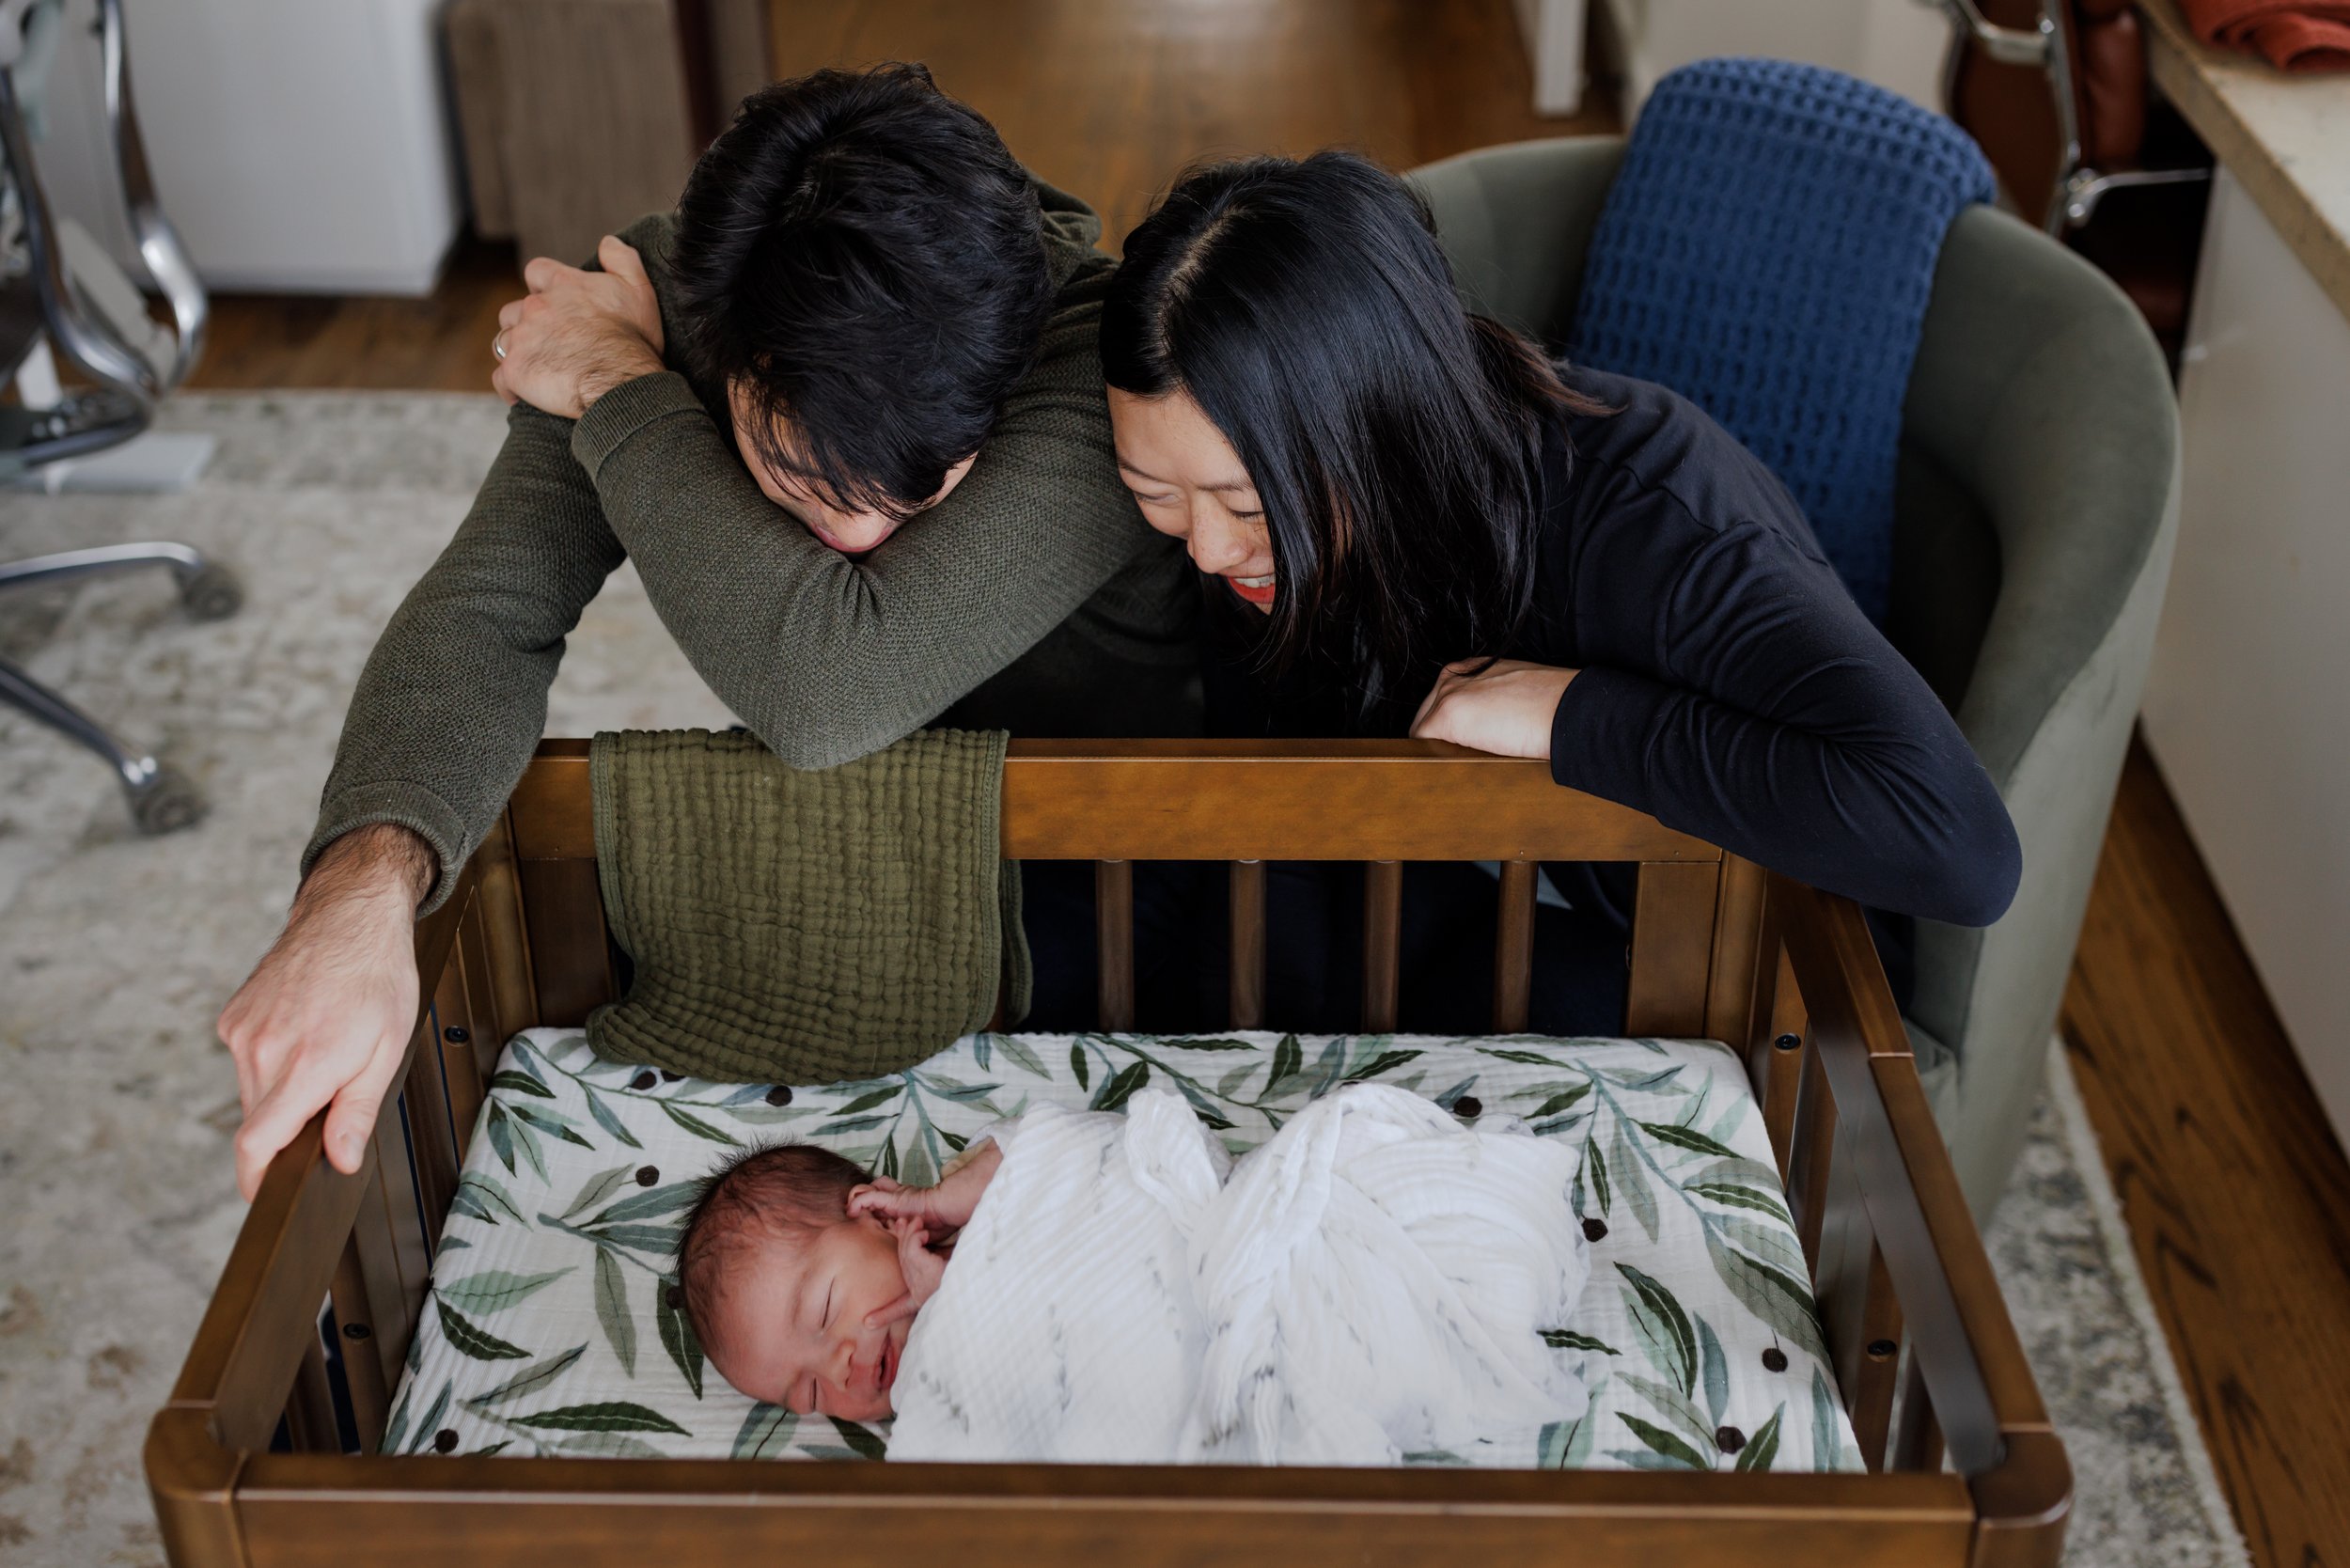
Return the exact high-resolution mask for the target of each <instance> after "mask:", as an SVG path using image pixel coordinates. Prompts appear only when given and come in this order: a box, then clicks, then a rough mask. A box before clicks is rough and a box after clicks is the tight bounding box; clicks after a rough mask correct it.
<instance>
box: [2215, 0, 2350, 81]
mask: <svg viewBox="0 0 2350 1568" xmlns="http://www.w3.org/2000/svg"><path fill="white" fill-rule="evenodd" d="M2179 8H2180V9H2181V10H2182V11H2185V12H2186V24H2187V25H2188V26H2189V27H2191V28H2193V29H2194V31H2195V36H2196V37H2198V38H2200V39H2203V40H2204V41H2205V42H2207V43H2217V44H2224V45H2226V46H2227V47H2229V48H2231V49H2253V50H2258V51H2259V52H2260V53H2261V54H2263V55H2267V56H2268V63H2269V64H2271V65H2273V66H2276V67H2278V68H2279V69H2280V70H2284V71H2350V0H2179Z"/></svg>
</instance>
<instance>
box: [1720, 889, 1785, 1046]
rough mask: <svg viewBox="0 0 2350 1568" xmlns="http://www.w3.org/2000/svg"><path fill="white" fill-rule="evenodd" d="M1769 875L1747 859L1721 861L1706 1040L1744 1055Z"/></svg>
mask: <svg viewBox="0 0 2350 1568" xmlns="http://www.w3.org/2000/svg"><path fill="white" fill-rule="evenodd" d="M1769 880H1770V873H1769V872H1768V871H1765V870H1763V868H1762V867H1760V866H1758V865H1756V864H1755V863H1754V862H1753V861H1751V860H1742V859H1740V858H1739V857H1738V856H1736V855H1725V856H1723V857H1722V880H1721V897H1720V899H1719V900H1718V902H1716V905H1715V909H1714V971H1713V975H1712V977H1711V979H1710V980H1709V982H1708V984H1709V990H1708V993H1707V996H1706V1001H1705V1035H1706V1038H1707V1039H1709V1040H1718V1041H1720V1042H1721V1043H1723V1044H1725V1045H1729V1046H1731V1047H1733V1048H1735V1049H1739V1050H1743V1049H1745V1048H1746V1047H1747V1045H1748V1044H1749V1043H1750V1042H1751V1039H1752V1036H1753V1032H1754V1027H1753V1019H1754V1014H1755V1010H1756V1007H1757V1003H1758V997H1757V993H1758V992H1759V991H1760V990H1762V989H1763V982H1762V975H1761V972H1762V971H1763V968H1764V967H1765V965H1764V964H1763V963H1762V962H1761V960H1762V958H1763V955H1764V954H1766V953H1768V952H1769V951H1770V950H1771V949H1767V948H1765V947H1764V946H1763V930H1764V921H1765V916H1764V912H1763V911H1764V905H1765V903H1766V902H1767V884H1768V883H1769Z"/></svg>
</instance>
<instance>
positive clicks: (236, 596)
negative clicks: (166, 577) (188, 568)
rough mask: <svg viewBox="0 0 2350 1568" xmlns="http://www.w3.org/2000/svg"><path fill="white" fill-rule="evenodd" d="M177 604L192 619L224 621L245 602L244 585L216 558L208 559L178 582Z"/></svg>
mask: <svg viewBox="0 0 2350 1568" xmlns="http://www.w3.org/2000/svg"><path fill="white" fill-rule="evenodd" d="M243 604H244V584H243V583H242V582H239V581H238V580H237V574H236V573H235V572H231V571H230V570H228V568H227V567H225V566H223V565H221V564H220V563H219V562H218V561H208V562H206V563H205V564H204V565H203V566H200V567H198V568H197V569H196V571H195V572H193V573H192V574H191V575H190V576H189V577H188V579H187V581H185V582H183V583H181V584H180V606H181V607H182V608H184V609H185V610H186V611H187V612H188V616H189V619H194V620H226V619H228V618H229V617H230V616H232V615H235V614H236V613H237V611H238V609H239V607H240V606H242V605H243Z"/></svg>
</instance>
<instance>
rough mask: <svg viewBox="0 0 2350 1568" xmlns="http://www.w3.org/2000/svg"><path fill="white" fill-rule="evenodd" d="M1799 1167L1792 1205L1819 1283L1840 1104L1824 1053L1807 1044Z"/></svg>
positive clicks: (1798, 1098) (1797, 1134)
mask: <svg viewBox="0 0 2350 1568" xmlns="http://www.w3.org/2000/svg"><path fill="white" fill-rule="evenodd" d="M1793 1143H1794V1168H1792V1169H1791V1170H1789V1172H1788V1186H1787V1200H1788V1206H1789V1208H1790V1209H1791V1210H1792V1211H1793V1212H1794V1217H1795V1233H1796V1235H1797V1236H1798V1237H1799V1238H1800V1239H1801V1240H1802V1242H1803V1260H1804V1262H1806V1263H1807V1264H1809V1265H1810V1269H1811V1272H1812V1275H1813V1277H1814V1278H1815V1279H1816V1278H1817V1277H1818V1274H1819V1268H1820V1222H1821V1221H1822V1220H1823V1219H1825V1217H1826V1215H1827V1180H1828V1167H1829V1163H1830V1158H1831V1156H1832V1154H1833V1152H1834V1151H1835V1147H1836V1101H1835V1100H1834V1098H1833V1097H1832V1096H1831V1095H1830V1093H1829V1090H1828V1087H1827V1074H1826V1071H1825V1069H1824V1068H1823V1067H1822V1066H1821V1063H1820V1048H1819V1046H1818V1045H1817V1043H1814V1042H1812V1041H1810V1040H1809V1039H1807V1040H1806V1041H1805V1042H1804V1049H1803V1077H1802V1081H1801V1083H1800V1084H1799V1086H1798V1087H1797V1089H1796V1091H1795V1125H1794V1138H1793Z"/></svg>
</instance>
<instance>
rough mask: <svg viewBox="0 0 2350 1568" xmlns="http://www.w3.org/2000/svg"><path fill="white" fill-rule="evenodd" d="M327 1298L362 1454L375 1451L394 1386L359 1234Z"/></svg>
mask: <svg viewBox="0 0 2350 1568" xmlns="http://www.w3.org/2000/svg"><path fill="white" fill-rule="evenodd" d="M327 1298H328V1300H330V1301H332V1302H333V1303H334V1306H335V1326H336V1331H337V1333H339V1334H340V1335H341V1336H342V1354H343V1381H344V1384H345V1386H346V1387H347V1388H349V1389H350V1391H351V1414H352V1420H353V1421H354V1422H355V1423H356V1425H357V1426H358V1428H359V1450H360V1451H361V1452H362V1453H373V1452H375V1451H376V1450H377V1449H379V1448H380V1447H382V1446H383V1442H384V1417H386V1416H387V1415H389V1414H390V1408H391V1395H390V1388H391V1386H390V1384H389V1383H388V1382H387V1381H386V1379H385V1378H384V1362H383V1360H382V1358H381V1357H379V1356H377V1355H376V1354H375V1309H374V1307H373V1305H372V1304H371V1303H370V1302H369V1301H368V1279H367V1270H366V1268H365V1267H364V1266H362V1264H361V1263H360V1261H359V1243H358V1238H357V1237H356V1236H355V1235H354V1236H353V1237H352V1239H351V1240H349V1241H346V1242H344V1243H343V1255H342V1257H341V1258H340V1259H339V1260H338V1261H337V1262H336V1264H335V1279H334V1283H333V1284H331V1285H330V1286H328V1288H327Z"/></svg>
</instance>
